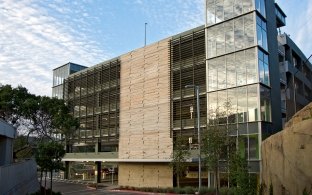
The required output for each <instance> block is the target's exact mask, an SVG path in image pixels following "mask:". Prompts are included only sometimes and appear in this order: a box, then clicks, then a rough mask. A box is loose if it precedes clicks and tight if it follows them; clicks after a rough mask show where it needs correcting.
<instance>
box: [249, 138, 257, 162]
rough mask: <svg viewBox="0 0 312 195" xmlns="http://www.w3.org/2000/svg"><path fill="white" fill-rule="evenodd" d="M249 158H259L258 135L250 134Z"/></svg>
mask: <svg viewBox="0 0 312 195" xmlns="http://www.w3.org/2000/svg"><path fill="white" fill-rule="evenodd" d="M249 159H259V144H258V135H249Z"/></svg>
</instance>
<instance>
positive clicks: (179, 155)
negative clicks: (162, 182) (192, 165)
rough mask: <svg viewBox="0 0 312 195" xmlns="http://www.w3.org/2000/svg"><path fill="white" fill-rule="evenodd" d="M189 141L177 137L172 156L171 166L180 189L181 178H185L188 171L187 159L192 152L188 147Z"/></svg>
mask: <svg viewBox="0 0 312 195" xmlns="http://www.w3.org/2000/svg"><path fill="white" fill-rule="evenodd" d="M186 143H187V140H186V138H185V137H183V136H180V135H178V136H176V139H175V142H174V146H173V152H172V155H171V158H172V161H171V163H170V166H171V167H172V168H173V173H174V174H175V175H176V177H177V185H178V187H180V177H182V176H183V174H184V172H185V170H186V162H187V158H188V157H189V156H190V151H189V149H188V147H187V144H186Z"/></svg>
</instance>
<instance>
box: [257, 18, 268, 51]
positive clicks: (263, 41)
mask: <svg viewBox="0 0 312 195" xmlns="http://www.w3.org/2000/svg"><path fill="white" fill-rule="evenodd" d="M257 40H258V45H259V46H261V47H262V48H263V49H264V50H265V51H268V39H267V27H266V22H265V21H263V20H262V19H261V18H260V17H259V16H257Z"/></svg>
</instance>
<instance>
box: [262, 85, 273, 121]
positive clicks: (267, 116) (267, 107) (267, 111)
mask: <svg viewBox="0 0 312 195" xmlns="http://www.w3.org/2000/svg"><path fill="white" fill-rule="evenodd" d="M260 94H261V98H260V104H261V105H260V106H261V120H263V121H269V122H270V121H271V97H270V96H271V94H270V90H269V89H267V88H265V87H261V88H260Z"/></svg>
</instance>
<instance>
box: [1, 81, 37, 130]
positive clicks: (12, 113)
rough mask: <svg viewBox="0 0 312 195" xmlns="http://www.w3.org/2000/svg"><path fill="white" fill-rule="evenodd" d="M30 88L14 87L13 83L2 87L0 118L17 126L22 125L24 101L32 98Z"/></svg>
mask: <svg viewBox="0 0 312 195" xmlns="http://www.w3.org/2000/svg"><path fill="white" fill-rule="evenodd" d="M32 97H34V95H31V94H30V93H29V92H28V90H27V89H26V88H24V87H22V86H18V87H16V88H12V87H11V85H3V86H1V87H0V118H1V119H3V120H5V121H6V122H7V123H9V124H12V125H13V126H14V127H15V128H18V126H19V125H20V119H21V118H22V115H23V114H22V112H23V109H24V102H25V100H27V99H28V98H32Z"/></svg>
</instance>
